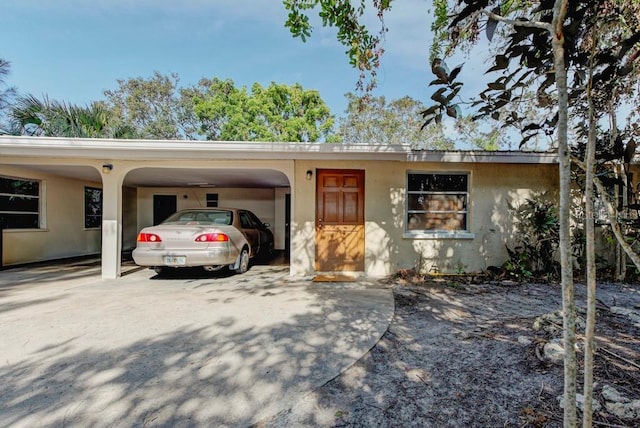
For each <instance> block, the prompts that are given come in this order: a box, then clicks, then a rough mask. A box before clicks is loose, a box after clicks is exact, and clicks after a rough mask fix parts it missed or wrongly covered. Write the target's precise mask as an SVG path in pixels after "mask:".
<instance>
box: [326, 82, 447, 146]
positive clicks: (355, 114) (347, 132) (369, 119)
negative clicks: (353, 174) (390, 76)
mask: <svg viewBox="0 0 640 428" xmlns="http://www.w3.org/2000/svg"><path fill="white" fill-rule="evenodd" d="M346 97H347V100H348V102H349V103H348V106H347V110H346V116H345V117H343V118H341V119H340V122H339V127H338V137H339V140H340V141H342V142H344V143H352V144H406V145H410V146H411V147H413V148H416V149H437V150H446V149H452V148H454V142H453V141H452V140H451V139H450V138H449V137H447V136H446V135H445V133H444V132H443V129H442V126H439V127H433V128H431V129H430V130H429V132H426V133H425V132H422V131H421V130H420V125H421V124H422V116H421V115H420V112H421V111H422V110H424V108H425V107H424V105H423V104H422V103H421V102H419V101H417V100H414V99H413V98H411V97H408V96H407V97H403V98H400V99H397V100H392V101H390V102H387V100H386V98H385V97H383V96H382V97H371V96H370V97H366V98H364V99H363V98H360V97H358V96H356V95H355V94H353V93H349V94H346Z"/></svg>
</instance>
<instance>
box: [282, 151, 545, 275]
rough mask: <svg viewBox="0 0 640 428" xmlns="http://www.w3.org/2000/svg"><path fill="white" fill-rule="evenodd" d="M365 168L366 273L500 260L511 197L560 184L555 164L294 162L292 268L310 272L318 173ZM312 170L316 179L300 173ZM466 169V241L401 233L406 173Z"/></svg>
mask: <svg viewBox="0 0 640 428" xmlns="http://www.w3.org/2000/svg"><path fill="white" fill-rule="evenodd" d="M317 168H343V169H363V170H365V228H366V231H365V274H366V275H368V276H384V275H389V274H391V273H394V272H396V271H397V269H399V268H420V269H421V270H423V271H425V270H429V269H432V268H434V269H436V268H437V269H438V271H439V272H447V273H456V272H462V271H464V272H478V271H481V270H483V269H485V268H486V267H487V266H490V265H494V264H502V263H503V262H504V261H505V260H506V258H507V253H506V249H505V244H506V243H508V242H510V240H511V239H512V238H513V232H514V228H513V224H512V219H511V218H510V215H509V211H508V203H509V202H510V203H512V204H517V203H518V202H519V201H524V200H525V199H526V198H527V197H530V196H532V194H533V193H541V192H544V191H545V190H547V189H550V190H551V191H552V192H553V191H554V189H556V188H557V179H556V178H555V177H556V176H557V166H556V165H544V164H513V165H512V164H481V163H474V164H470V163H441V162H402V161H398V162H393V161H384V162H380V161H358V162H343V161H297V162H296V171H295V175H296V183H297V185H296V188H295V204H294V207H293V210H294V215H293V218H294V220H295V222H294V224H293V225H292V243H293V249H292V256H291V257H292V260H291V263H292V273H294V274H296V275H310V274H312V273H313V271H314V259H315V241H314V239H315V231H314V229H315V226H314V224H315V223H314V219H315V171H316V169H317ZM308 170H311V171H313V173H314V178H313V179H312V180H310V181H307V180H306V179H305V175H306V172H307V171H308ZM409 170H411V171H427V172H435V171H440V172H451V171H455V172H465V171H468V172H469V173H470V208H469V209H470V213H469V216H470V218H469V231H470V232H471V233H472V234H473V237H472V238H471V239H415V238H409V237H406V236H405V211H406V208H405V197H406V194H405V186H406V174H407V171H409Z"/></svg>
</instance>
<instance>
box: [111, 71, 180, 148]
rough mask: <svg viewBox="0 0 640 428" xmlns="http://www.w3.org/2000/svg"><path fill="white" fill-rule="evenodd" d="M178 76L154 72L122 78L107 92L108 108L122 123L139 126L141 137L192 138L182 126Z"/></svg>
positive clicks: (127, 125) (138, 130) (125, 125)
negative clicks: (144, 75) (149, 75)
mask: <svg viewBox="0 0 640 428" xmlns="http://www.w3.org/2000/svg"><path fill="white" fill-rule="evenodd" d="M178 81H179V79H178V76H177V75H176V74H171V75H169V76H166V75H162V74H160V73H159V72H157V71H156V72H154V74H153V76H152V77H150V78H149V79H144V78H142V77H137V78H132V79H128V80H122V79H121V80H118V88H117V89H115V90H108V91H105V92H104V95H105V97H106V98H107V99H106V103H105V105H106V108H108V109H110V110H112V111H113V113H114V115H115V116H116V117H118V118H119V122H120V126H123V127H127V128H132V129H135V130H136V132H137V134H138V135H139V136H140V137H141V138H148V139H166V140H171V139H179V138H185V137H186V138H188V137H189V135H188V134H187V133H185V132H183V130H182V127H181V120H180V119H181V109H180V107H181V104H180V96H179V93H178Z"/></svg>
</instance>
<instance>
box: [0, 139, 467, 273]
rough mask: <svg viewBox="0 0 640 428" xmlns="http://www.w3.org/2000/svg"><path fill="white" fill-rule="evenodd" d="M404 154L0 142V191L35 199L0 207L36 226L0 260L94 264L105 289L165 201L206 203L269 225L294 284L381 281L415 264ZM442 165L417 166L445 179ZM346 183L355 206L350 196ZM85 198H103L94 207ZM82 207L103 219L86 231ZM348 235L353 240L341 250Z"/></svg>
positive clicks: (344, 148)
mask: <svg viewBox="0 0 640 428" xmlns="http://www.w3.org/2000/svg"><path fill="white" fill-rule="evenodd" d="M409 153H410V149H409V148H408V147H405V146H401V145H397V146H380V145H349V144H317V143H265V142H216V141H174V140H162V141H154V140H107V139H76V138H73V139H69V138H51V137H14V136H0V180H3V183H5V184H6V183H7V182H8V183H9V187H11V186H14V185H15V184H16V183H17V184H20V182H26V183H28V184H29V183H31V185H32V186H31V187H33V188H38V189H39V193H38V194H35V195H24V194H19V193H20V192H13V194H12V192H11V191H9V192H6V193H5V194H4V195H2V194H1V193H2V192H0V196H2V197H4V198H5V200H7V199H6V198H11V197H17V198H25V199H29V198H31V200H32V203H31V206H32V212H29V213H27V215H33V216H37V221H38V223H37V224H36V223H35V221H34V222H33V223H32V224H33V226H29V227H30V228H24V227H22V228H19V227H18V228H16V227H14V228H10V229H8V230H6V231H5V232H4V238H5V240H4V241H5V248H11V254H10V255H11V257H9V258H7V254H6V253H5V255H4V258H3V261H6V266H12V265H20V264H25V263H32V262H46V261H49V260H55V259H64V258H69V257H78V256H95V255H100V256H101V276H102V278H103V279H115V278H118V277H119V276H120V275H121V273H122V270H121V259H122V255H123V253H126V252H127V251H128V250H130V249H132V248H133V247H134V246H135V240H136V235H137V232H138V231H139V230H140V229H141V228H142V227H145V226H148V225H152V224H154V223H155V222H157V221H158V218H154V211H156V208H157V207H156V206H154V204H155V199H158V200H165V201H166V200H170V201H171V203H172V207H171V209H173V206H175V208H176V209H182V208H191V207H200V206H212V205H209V203H210V202H211V203H212V202H216V203H218V204H219V206H224V205H227V206H237V207H239V208H245V209H250V210H251V211H253V212H254V213H256V214H257V215H258V216H259V217H260V218H261V219H262V220H263V221H265V222H267V223H270V224H271V225H272V231H273V232H274V235H275V241H276V242H275V244H276V249H277V250H278V249H279V250H285V251H286V250H290V253H291V258H290V263H289V272H290V275H291V276H308V275H313V274H316V273H324V272H328V273H332V272H339V273H349V274H354V275H356V276H361V275H366V276H383V275H388V274H389V273H390V272H393V271H394V270H396V269H397V268H398V267H399V266H402V265H403V264H405V263H412V260H413V258H414V257H415V253H416V249H415V248H414V246H413V242H412V241H411V240H406V239H405V238H406V237H405V236H404V235H403V229H402V228H403V220H402V216H403V210H404V208H403V196H402V193H403V192H404V190H403V189H404V187H405V184H406V183H405V180H406V178H405V174H406V171H407V169H408V168H409V165H410V162H408V160H407V159H408V158H407V156H408V154H409ZM440 156H442V154H437V155H435V156H434V157H433V159H431V160H430V162H431V163H430V164H429V165H428V166H426V164H425V166H423V167H428V168H433V167H434V166H435V165H437V167H438V168H442V167H440V166H439V165H440V164H441V162H440ZM452 159H453V158H452ZM455 159H459V157H456V158H455ZM470 159H471V158H470ZM474 159H475V158H474ZM421 162H422V160H421ZM422 163H423V164H424V162H422ZM323 177H324V178H323ZM356 177H357V178H356ZM354 179H356V181H357V183H359V184H358V185H357V186H356V187H357V188H358V193H357V198H356V197H355V195H356V193H350V192H351V188H352V187H353V183H355V181H353V180H354ZM318 180H325V181H323V183H324V184H323V186H317V183H318V182H319V181H318ZM337 182H340V183H342V184H340V186H334V185H333V184H328V186H329V187H327V186H325V184H327V183H337ZM365 182H366V183H367V184H366V186H365ZM14 187H15V186H14ZM17 187H20V186H17ZM365 187H366V190H365ZM354 188H355V187H354ZM9 190H11V189H9ZM319 190H320V191H319ZM90 192H94V195H97V196H99V197H100V198H101V200H99V201H98V202H95V203H94V205H92V206H91V207H89V204H88V203H87V199H88V198H87V193H90ZM238 195H239V196H238ZM340 195H342V196H340ZM345 195H348V196H345ZM210 196H211V199H210ZM343 197H344V198H346V199H343ZM354 198H355V199H354ZM95 199H98V197H96V198H95ZM355 200H357V203H355V202H353V201H355ZM323 201H324V202H323ZM340 201H342V202H340ZM325 202H326V204H325ZM329 202H330V203H331V204H332V205H331V206H332V207H335V210H334V209H333V208H331V209H329V210H328V211H327V210H325V211H323V213H322V214H319V213H320V211H319V210H317V209H316V207H319V206H321V205H322V206H326V207H329V206H330V204H329ZM345 203H346V204H347V205H349V204H351V205H353V207H355V206H357V207H358V208H357V213H358V214H357V218H355V217H354V218H353V219H352V218H351V217H349V218H348V219H347V217H348V215H350V214H348V213H350V212H352V211H348V212H347V211H344V212H343V211H342V207H343V204H345ZM354 204H355V205H354ZM5 205H7V204H5ZM158 205H161V204H160V203H159V204H158ZM351 205H349V206H350V207H351ZM345 206H346V205H345ZM96 207H98V208H96ZM89 208H93V209H95V211H100V212H99V216H98V215H94V221H93V223H91V224H89V223H88V222H87V212H88V210H89ZM11 209H13V211H10V214H14V215H15V214H16V213H18V214H19V215H21V216H23V217H24V216H25V213H24V212H19V210H16V209H15V208H11ZM349 210H351V208H349ZM333 212H335V213H337V215H336V216H332V214H331V213H333ZM353 212H355V211H353ZM345 213H347V214H348V215H347V217H344V215H345ZM325 214H327V215H329V214H331V215H330V216H329V217H327V216H326V215H325ZM1 215H2V212H1V211H0V216H1ZM158 217H160V215H158ZM334 217H335V218H334ZM20 220H22V218H20ZM329 223H331V227H327V226H329V225H330V224H329ZM351 223H354V224H353V225H351ZM289 228H291V229H290V233H289ZM347 229H348V230H349V233H352V232H353V233H352V234H351V235H350V236H353V238H354V239H353V240H351V239H344V238H345V236H344V234H345V233H347ZM319 231H320V232H324V233H318V232H319ZM347 242H348V243H349V246H346V245H342V244H344V243H347ZM352 243H353V244H355V245H351V244H352ZM405 253H406V254H405ZM326 262H329V263H326Z"/></svg>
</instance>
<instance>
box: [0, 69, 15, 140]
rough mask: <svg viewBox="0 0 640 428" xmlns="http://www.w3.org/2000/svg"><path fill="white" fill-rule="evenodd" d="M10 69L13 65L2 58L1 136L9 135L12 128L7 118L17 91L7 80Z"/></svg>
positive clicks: (0, 72)
mask: <svg viewBox="0 0 640 428" xmlns="http://www.w3.org/2000/svg"><path fill="white" fill-rule="evenodd" d="M10 69H11V63H10V62H9V61H7V60H5V59H2V58H0V134H5V133H9V132H10V131H9V129H10V128H11V126H10V124H9V123H8V118H7V117H6V112H7V111H8V110H9V107H10V105H11V104H12V102H13V98H14V97H15V95H16V91H15V88H13V87H10V86H7V83H6V80H5V79H6V77H7V76H8V75H9V71H10Z"/></svg>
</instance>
